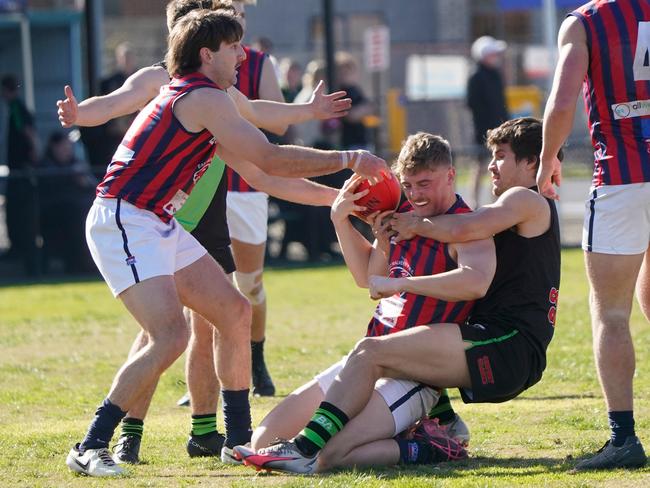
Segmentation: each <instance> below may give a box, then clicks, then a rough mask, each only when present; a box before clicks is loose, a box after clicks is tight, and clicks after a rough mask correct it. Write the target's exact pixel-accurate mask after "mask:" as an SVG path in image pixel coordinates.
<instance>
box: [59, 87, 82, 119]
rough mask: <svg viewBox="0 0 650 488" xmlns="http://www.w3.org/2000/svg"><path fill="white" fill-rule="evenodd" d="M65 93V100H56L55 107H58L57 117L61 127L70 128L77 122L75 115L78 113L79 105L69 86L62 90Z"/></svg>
mask: <svg viewBox="0 0 650 488" xmlns="http://www.w3.org/2000/svg"><path fill="white" fill-rule="evenodd" d="M63 91H64V92H65V96H66V98H65V100H57V102H56V106H57V107H58V110H57V114H58V115H59V122H61V125H62V126H63V127H66V128H68V127H72V126H73V125H74V124H75V122H77V114H78V113H79V110H78V109H79V104H78V103H77V99H76V98H75V96H74V93H72V88H71V87H70V85H66V86H65V88H64V89H63Z"/></svg>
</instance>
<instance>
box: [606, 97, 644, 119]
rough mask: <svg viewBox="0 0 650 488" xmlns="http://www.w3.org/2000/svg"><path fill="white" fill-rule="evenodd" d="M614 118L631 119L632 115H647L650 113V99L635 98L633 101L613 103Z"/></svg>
mask: <svg viewBox="0 0 650 488" xmlns="http://www.w3.org/2000/svg"><path fill="white" fill-rule="evenodd" d="M612 112H613V113H614V119H616V120H618V119H629V118H631V117H646V116H648V115H650V100H634V101H633V102H625V103H614V104H612Z"/></svg>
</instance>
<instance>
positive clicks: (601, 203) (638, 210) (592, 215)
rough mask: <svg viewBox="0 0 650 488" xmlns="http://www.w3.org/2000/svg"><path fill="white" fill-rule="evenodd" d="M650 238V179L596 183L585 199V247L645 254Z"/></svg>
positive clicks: (606, 251)
mask: <svg viewBox="0 0 650 488" xmlns="http://www.w3.org/2000/svg"><path fill="white" fill-rule="evenodd" d="M649 242H650V183H634V184H630V185H608V186H607V185H606V186H600V187H598V188H594V187H592V188H591V189H590V191H589V199H588V200H587V201H586V202H585V220H584V224H583V226H582V249H584V250H585V251H588V252H597V253H602V254H628V255H632V254H641V253H644V252H645V251H646V249H648V243H649Z"/></svg>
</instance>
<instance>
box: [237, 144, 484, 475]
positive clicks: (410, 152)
mask: <svg viewBox="0 0 650 488" xmlns="http://www.w3.org/2000/svg"><path fill="white" fill-rule="evenodd" d="M394 170H395V172H396V174H397V176H398V178H399V179H400V181H401V184H402V187H403V188H404V192H405V194H406V197H407V198H408V203H407V204H405V205H404V206H403V207H402V208H401V209H400V212H409V211H412V212H413V213H414V214H415V215H417V216H419V217H421V218H427V217H433V216H435V215H441V214H461V213H466V212H470V209H469V207H468V206H467V205H466V204H465V202H463V200H462V198H461V197H460V196H458V195H457V194H456V193H455V191H454V182H455V175H456V171H455V169H454V167H453V166H452V158H451V148H450V147H449V143H448V142H447V141H446V140H444V139H443V138H442V137H439V136H435V135H431V134H426V133H422V132H420V133H418V134H416V135H413V136H410V137H409V138H408V139H407V141H406V143H405V145H404V147H403V148H402V151H401V152H400V155H399V158H398V160H397V162H396V163H395V165H394ZM359 182H360V178H359V177H358V176H353V177H352V178H351V179H349V180H348V181H347V182H346V183H345V185H344V186H343V188H342V189H341V191H340V193H339V196H338V198H337V199H336V201H335V202H334V205H333V206H332V221H333V222H334V226H335V228H336V233H337V236H338V239H339V243H340V245H341V250H342V251H343V256H344V257H345V261H346V263H347V265H348V268H349V269H350V272H351V273H352V276H353V277H354V279H355V282H356V283H357V285H359V286H360V287H363V288H368V286H369V284H370V279H371V276H389V277H390V278H391V279H396V280H400V286H399V287H398V288H396V289H395V290H394V293H391V294H390V295H387V296H385V297H384V298H382V300H381V301H380V302H379V304H378V305H377V308H376V310H375V313H374V316H373V317H372V319H371V320H370V324H369V325H368V330H367V334H366V337H368V338H370V337H373V338H385V337H389V336H390V335H393V334H398V333H401V331H403V332H409V331H411V330H413V328H418V326H424V327H425V328H427V329H428V328H430V327H440V326H438V325H433V326H430V325H427V324H437V323H454V324H461V323H463V322H464V321H465V319H466V318H467V317H468V315H469V313H470V310H471V308H472V305H473V300H475V299H477V298H480V297H482V296H483V295H484V294H485V293H486V291H487V289H488V287H489V285H490V282H491V281H492V277H493V276H494V271H495V267H496V258H495V253H494V243H493V241H492V239H491V238H487V239H483V240H475V241H472V242H466V243H461V244H443V243H442V242H440V241H436V240H434V239H428V238H424V237H416V238H413V239H410V240H403V241H401V242H391V240H390V228H389V225H388V222H386V221H384V219H385V218H389V214H391V213H392V211H388V212H384V213H381V214H378V215H377V214H376V213H375V214H373V215H372V217H370V222H371V223H372V229H373V234H374V235H375V238H376V240H375V241H374V243H373V244H370V243H369V242H368V241H367V240H366V239H365V238H364V237H363V236H362V235H361V234H360V233H359V232H358V231H357V230H356V229H355V228H354V227H353V225H352V223H351V221H350V218H349V217H350V215H351V214H352V213H353V212H355V211H362V210H365V207H360V206H359V205H357V204H356V203H355V201H356V200H358V199H359V198H361V197H363V196H364V195H365V194H366V193H367V192H368V190H363V191H361V192H358V193H355V190H356V188H357V186H358V184H359ZM430 279H436V280H442V281H443V282H446V281H447V280H450V281H456V282H459V283H463V286H462V287H456V288H455V289H454V291H451V290H450V292H445V293H441V292H440V291H436V292H434V293H430V291H429V286H428V282H429V280H430ZM354 354H355V352H354V351H353V352H352V353H351V356H348V357H346V358H344V359H343V360H341V361H339V362H338V363H336V364H334V365H333V366H331V367H330V368H328V369H327V370H325V371H324V372H322V373H320V374H319V375H317V376H316V377H315V378H314V379H313V380H311V381H310V382H309V383H307V384H306V385H304V386H302V387H300V388H298V390H296V391H295V392H294V393H292V394H291V395H290V396H289V397H287V398H286V399H285V400H284V401H283V402H282V403H280V404H279V405H278V406H277V407H276V408H275V409H273V411H271V413H270V414H269V415H267V417H266V418H265V419H264V420H263V421H262V423H261V424H260V426H259V427H258V428H257V429H256V430H255V432H254V433H253V440H252V450H251V451H244V452H245V453H246V454H249V456H248V458H247V462H252V463H255V462H257V459H256V458H255V457H254V456H251V455H250V454H251V453H252V452H254V451H255V450H257V449H260V448H263V447H266V446H268V445H270V444H271V443H272V442H273V441H274V439H275V438H285V439H286V438H290V437H294V436H295V435H297V434H298V433H299V432H300V430H301V429H302V427H303V426H304V425H305V424H307V423H308V422H309V419H310V418H311V416H312V414H313V411H314V410H315V409H316V408H317V407H318V406H319V405H321V407H322V405H325V404H324V403H322V402H323V400H324V399H325V398H327V397H326V396H327V395H328V391H329V390H330V388H332V387H333V386H332V385H333V384H336V383H338V379H337V375H339V374H341V373H342V371H343V370H344V368H346V367H347V366H346V363H347V362H348V361H354ZM361 380H362V381H365V380H366V379H365V378H363V379H361ZM372 384H373V385H374V388H373V389H372V390H371V394H370V395H369V397H368V398H366V402H365V404H364V405H363V406H362V409H361V410H360V411H359V412H358V413H357V414H356V415H355V416H354V417H350V422H349V423H348V424H346V425H345V427H343V429H342V430H341V432H340V433H339V434H338V435H337V436H336V437H334V438H333V439H332V440H331V442H330V444H328V447H327V452H336V453H337V454H336V458H335V459H330V461H331V462H330V463H329V464H327V466H324V465H322V464H321V465H320V466H319V467H318V469H321V470H322V469H325V468H333V467H336V466H366V465H391V464H397V463H398V462H403V463H429V462H432V461H433V460H436V461H440V460H444V461H447V460H451V459H459V458H461V457H464V456H465V455H466V452H465V450H464V448H463V447H462V445H461V443H460V442H456V441H454V440H452V439H450V436H449V435H447V434H450V435H451V436H455V435H456V433H458V434H459V435H461V436H463V438H464V439H463V440H468V439H466V436H468V432H467V429H466V427H465V426H464V423H462V421H461V420H460V419H459V418H458V419H457V418H454V417H455V416H454V414H453V411H452V412H451V421H452V422H451V423H450V424H448V427H447V429H445V430H447V431H448V432H443V429H439V431H440V432H439V433H438V435H437V436H436V438H435V440H434V439H432V442H431V443H428V442H427V443H424V444H423V447H422V449H421V450H420V455H419V456H416V457H412V452H414V451H412V450H409V443H410V442H412V441H411V440H407V439H403V438H397V437H396V436H397V435H398V434H400V433H402V432H403V431H405V430H406V429H408V428H409V427H411V426H412V425H413V424H414V423H415V422H416V421H417V420H419V419H421V418H422V417H424V416H426V415H427V414H428V413H429V411H430V410H431V408H432V407H433V406H435V405H436V403H437V402H438V398H439V396H440V390H438V389H437V388H436V387H435V386H432V385H434V384H433V383H422V382H420V381H408V380H404V379H392V378H389V377H382V378H381V379H377V380H376V381H372ZM358 386H360V385H356V384H351V383H350V384H348V388H349V389H348V392H353V391H356V389H357V387H358ZM364 388H365V385H364V386H363V387H362V389H364ZM447 404H448V399H447ZM327 405H328V408H330V409H334V408H335V407H334V406H333V405H331V404H327ZM317 411H319V412H320V411H321V410H320V409H319V410H317ZM337 412H338V410H337ZM323 415H325V417H322V418H321V420H323V419H329V421H327V422H321V423H319V424H314V422H311V423H309V427H308V428H307V429H305V433H306V436H307V438H308V439H312V440H314V441H315V442H316V443H318V444H320V445H321V446H322V445H323V443H324V439H327V438H329V436H330V435H331V434H330V432H331V429H330V427H332V426H333V425H335V424H336V423H338V420H337V418H334V417H332V418H330V417H328V416H327V415H328V414H327V413H324V414H323ZM341 426H342V424H338V427H339V428H340V427H341ZM440 442H444V443H445V445H444V446H443V445H441V444H440ZM273 448H274V447H271V448H270V449H271V450H273ZM236 449H239V448H236ZM274 453H275V454H278V453H276V452H275V451H274ZM315 460H316V458H315V457H312V458H311V459H310V462H309V463H307V464H306V465H303V466H304V468H306V469H307V470H312V469H315V468H316V465H314V464H313V463H312V462H313V461H315ZM259 462H260V463H261V464H265V457H264V456H261V457H260V458H259ZM310 463H311V464H310ZM271 464H273V463H271ZM266 465H269V463H266Z"/></svg>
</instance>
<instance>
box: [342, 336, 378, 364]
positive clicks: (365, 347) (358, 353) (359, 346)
mask: <svg viewBox="0 0 650 488" xmlns="http://www.w3.org/2000/svg"><path fill="white" fill-rule="evenodd" d="M380 348H381V342H380V341H379V340H377V339H376V338H374V337H364V338H363V339H361V340H360V341H359V342H357V343H356V345H355V346H354V349H353V350H352V354H350V358H349V359H348V362H350V361H354V362H355V363H366V364H371V365H377V359H378V358H379V356H380V354H381V353H380Z"/></svg>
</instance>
